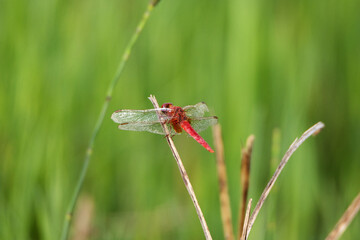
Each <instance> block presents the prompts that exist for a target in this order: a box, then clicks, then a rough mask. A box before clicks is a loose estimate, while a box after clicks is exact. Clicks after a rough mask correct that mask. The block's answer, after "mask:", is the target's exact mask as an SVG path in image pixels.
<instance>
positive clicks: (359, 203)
mask: <svg viewBox="0 0 360 240" xmlns="http://www.w3.org/2000/svg"><path fill="white" fill-rule="evenodd" d="M359 210H360V192H359V193H358V195H357V196H356V197H355V199H354V200H353V201H352V203H351V204H350V206H349V207H348V208H347V209H346V211H345V212H344V214H343V215H342V217H341V218H340V219H339V221H338V222H337V223H336V225H335V227H334V229H333V230H332V231H331V232H330V233H329V235H328V236H327V237H326V239H325V240H336V239H339V238H340V237H341V235H342V234H343V233H344V232H345V230H346V228H347V227H348V226H349V225H350V223H351V221H352V220H353V219H354V217H355V215H356V214H357V213H358V212H359Z"/></svg>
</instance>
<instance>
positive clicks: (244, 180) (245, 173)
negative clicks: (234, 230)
mask: <svg viewBox="0 0 360 240" xmlns="http://www.w3.org/2000/svg"><path fill="white" fill-rule="evenodd" d="M254 140H255V136H254V135H250V136H249V137H248V138H247V140H246V146H245V148H243V149H241V167H240V182H241V200H240V201H241V202H240V207H239V209H240V211H239V230H238V237H237V239H239V238H240V236H242V235H243V234H242V231H243V229H244V228H243V227H244V221H245V214H246V201H247V198H248V193H249V185H250V162H251V154H252V149H253V145H254Z"/></svg>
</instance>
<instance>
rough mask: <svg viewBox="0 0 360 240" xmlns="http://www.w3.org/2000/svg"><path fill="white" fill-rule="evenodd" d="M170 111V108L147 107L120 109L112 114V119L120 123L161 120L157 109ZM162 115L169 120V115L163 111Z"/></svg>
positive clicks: (145, 122) (143, 122)
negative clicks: (142, 108)
mask: <svg viewBox="0 0 360 240" xmlns="http://www.w3.org/2000/svg"><path fill="white" fill-rule="evenodd" d="M157 110H160V111H170V109H168V108H158V109H147V110H127V109H124V110H118V111H116V112H114V113H113V114H112V115H111V119H112V120H113V121H114V122H116V123H119V124H125V123H126V124H130V123H135V122H139V123H142V124H147V123H154V122H159V118H158V116H157V113H156V111H157ZM161 117H162V119H164V120H167V119H168V117H167V116H166V115H165V114H162V113H161Z"/></svg>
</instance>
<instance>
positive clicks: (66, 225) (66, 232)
mask: <svg viewBox="0 0 360 240" xmlns="http://www.w3.org/2000/svg"><path fill="white" fill-rule="evenodd" d="M158 2H159V0H151V1H150V3H149V4H148V6H147V9H146V11H145V13H144V15H143V17H142V18H141V20H140V22H139V24H138V26H137V27H136V30H135V32H134V33H133V35H132V37H131V39H130V41H129V43H128V45H127V46H126V49H125V52H124V54H123V56H122V59H121V61H120V63H119V66H118V68H117V71H116V74H115V76H114V78H113V79H112V81H111V82H110V84H109V87H108V90H107V92H106V98H105V101H104V104H103V106H102V108H101V111H100V114H99V117H98V119H97V122H96V125H95V128H94V131H93V133H92V135H91V139H90V142H89V145H88V148H87V150H86V154H85V158H84V164H83V166H82V169H81V173H80V177H79V179H78V181H77V184H76V187H75V190H74V193H73V195H72V198H71V201H70V204H69V206H68V209H67V211H66V215H65V219H64V226H63V229H62V234H61V240H66V239H67V238H68V235H69V228H70V224H71V220H72V216H73V212H74V208H75V205H76V202H77V199H78V197H79V193H80V190H81V187H82V185H83V183H84V179H85V175H86V172H87V169H88V166H89V163H90V159H91V155H92V152H93V147H94V142H95V139H96V136H97V134H98V132H99V130H100V127H101V125H102V123H103V121H104V117H105V113H106V111H107V109H108V107H109V103H110V100H111V97H112V93H113V90H114V88H115V86H116V84H117V83H118V82H119V79H120V76H121V73H122V71H123V69H124V66H125V64H126V62H127V60H128V59H129V56H130V53H131V49H132V47H133V46H134V44H135V42H136V40H137V39H138V37H139V35H140V33H141V31H142V30H143V28H144V25H145V23H146V22H147V20H148V18H149V16H150V14H151V12H152V10H153V8H154V7H155V5H156V4H157V3H158Z"/></svg>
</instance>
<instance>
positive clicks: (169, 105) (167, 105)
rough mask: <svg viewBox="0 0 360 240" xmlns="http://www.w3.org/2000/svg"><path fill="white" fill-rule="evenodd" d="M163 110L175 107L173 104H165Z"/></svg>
mask: <svg viewBox="0 0 360 240" xmlns="http://www.w3.org/2000/svg"><path fill="white" fill-rule="evenodd" d="M161 107H162V108H171V107H173V105H172V103H164V104H163V105H162V106H161Z"/></svg>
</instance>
